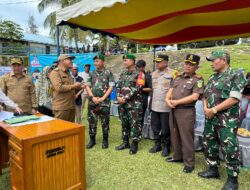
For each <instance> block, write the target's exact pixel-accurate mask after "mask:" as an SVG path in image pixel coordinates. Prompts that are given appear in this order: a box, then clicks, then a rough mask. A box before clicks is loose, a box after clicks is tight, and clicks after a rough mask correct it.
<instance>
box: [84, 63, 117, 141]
mask: <svg viewBox="0 0 250 190" xmlns="http://www.w3.org/2000/svg"><path fill="white" fill-rule="evenodd" d="M86 85H88V86H90V88H91V91H92V93H93V96H94V97H102V96H104V94H105V93H106V92H107V90H108V89H109V88H110V87H112V86H115V81H114V77H113V74H112V72H111V71H109V70H107V69H105V68H104V70H102V71H93V72H91V73H90V74H89V78H88V79H87V83H86ZM109 115H110V99H109V97H108V98H107V99H105V100H104V101H103V102H101V103H100V104H95V103H94V102H93V101H92V99H91V97H89V104H88V122H89V135H90V136H95V135H96V130H97V122H98V116H99V117H100V119H101V123H102V131H103V135H108V134H109Z"/></svg>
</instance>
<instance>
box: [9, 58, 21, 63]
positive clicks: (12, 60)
mask: <svg viewBox="0 0 250 190" xmlns="http://www.w3.org/2000/svg"><path fill="white" fill-rule="evenodd" d="M15 63H16V64H19V65H22V64H23V59H22V58H21V57H12V58H10V64H11V65H13V64H15Z"/></svg>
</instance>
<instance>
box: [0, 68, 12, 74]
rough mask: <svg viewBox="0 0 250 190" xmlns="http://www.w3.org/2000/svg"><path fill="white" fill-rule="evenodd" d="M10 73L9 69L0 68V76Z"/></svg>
mask: <svg viewBox="0 0 250 190" xmlns="http://www.w3.org/2000/svg"><path fill="white" fill-rule="evenodd" d="M11 71H12V69H11V67H7V66H6V67H4V66H0V76H2V75H5V74H7V73H10V72H11Z"/></svg>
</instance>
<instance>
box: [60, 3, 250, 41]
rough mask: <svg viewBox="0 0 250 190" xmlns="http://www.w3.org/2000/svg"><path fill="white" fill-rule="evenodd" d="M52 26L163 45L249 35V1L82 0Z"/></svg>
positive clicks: (62, 11)
mask: <svg viewBox="0 0 250 190" xmlns="http://www.w3.org/2000/svg"><path fill="white" fill-rule="evenodd" d="M56 23H57V25H69V26H71V27H73V28H76V27H79V28H81V29H83V30H91V31H92V32H94V33H102V34H105V35H109V36H111V37H113V36H117V37H120V38H122V39H128V40H132V41H134V42H137V43H143V44H153V45H161V44H162V45H163V44H178V43H187V42H194V41H203V40H218V39H226V38H235V37H247V36H250V1H249V0H202V1H201V0H178V1H173V0H82V1H80V2H79V3H76V4H73V5H72V6H69V7H66V8H64V9H61V10H59V11H57V13H56Z"/></svg>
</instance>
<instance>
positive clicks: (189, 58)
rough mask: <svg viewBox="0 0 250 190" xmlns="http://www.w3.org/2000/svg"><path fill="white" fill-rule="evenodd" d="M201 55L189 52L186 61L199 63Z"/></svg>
mask: <svg viewBox="0 0 250 190" xmlns="http://www.w3.org/2000/svg"><path fill="white" fill-rule="evenodd" d="M199 62H200V56H198V55H195V54H188V55H187V56H186V59H185V63H192V64H194V65H195V64H199Z"/></svg>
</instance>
